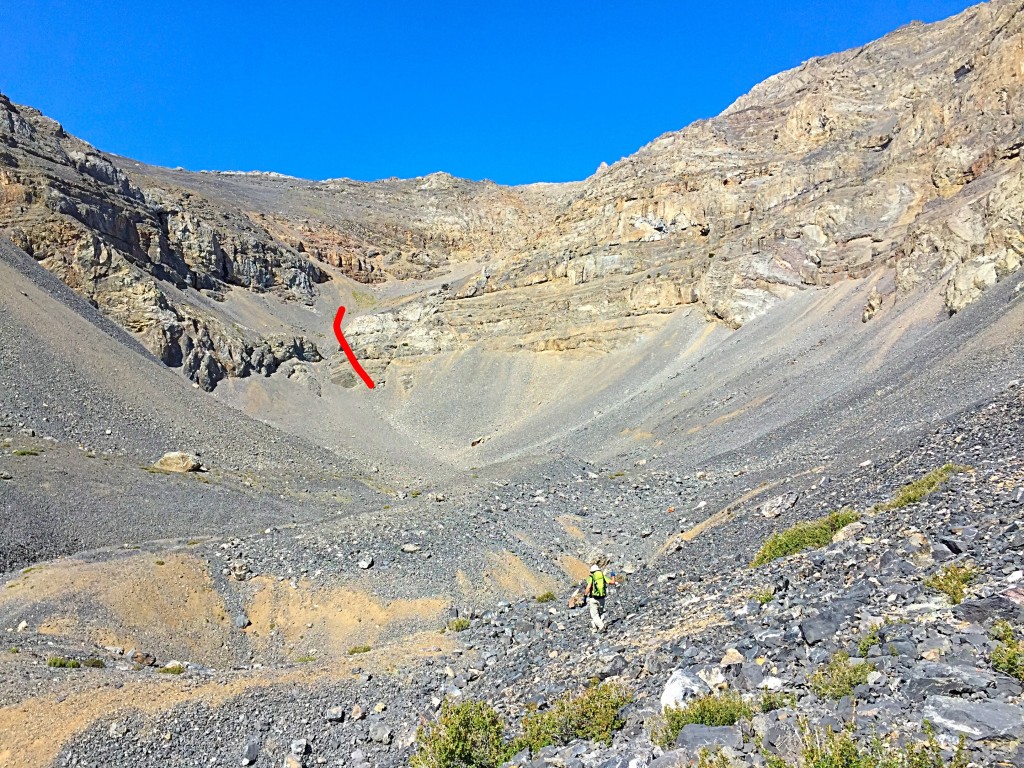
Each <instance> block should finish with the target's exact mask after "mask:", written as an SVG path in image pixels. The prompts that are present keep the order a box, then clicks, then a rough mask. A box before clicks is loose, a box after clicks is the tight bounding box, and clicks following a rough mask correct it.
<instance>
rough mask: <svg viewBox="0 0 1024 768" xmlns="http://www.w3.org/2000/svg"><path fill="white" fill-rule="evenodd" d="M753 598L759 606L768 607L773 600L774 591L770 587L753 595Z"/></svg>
mask: <svg viewBox="0 0 1024 768" xmlns="http://www.w3.org/2000/svg"><path fill="white" fill-rule="evenodd" d="M753 598H754V599H755V600H757V602H759V603H760V604H761V605H768V603H770V602H771V601H772V600H774V599H775V590H773V589H772V588H771V587H765V588H764V589H762V590H759V591H758V592H755V593H754V594H753Z"/></svg>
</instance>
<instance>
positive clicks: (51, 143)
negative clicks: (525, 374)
mask: <svg viewBox="0 0 1024 768" xmlns="http://www.w3.org/2000/svg"><path fill="white" fill-rule="evenodd" d="M1020 10H1021V9H1020V5H1019V3H1014V2H1009V1H1008V0H995V2H991V3H985V4H982V5H980V6H977V7H975V8H972V9H970V10H968V11H966V12H965V13H963V14H961V15H960V16H957V17H955V18H954V19H950V20H948V21H946V22H942V23H939V24H934V25H927V26H926V25H920V24H916V25H910V26H908V27H906V28H904V29H902V30H899V31H898V32H895V33H893V34H891V35H889V36H887V37H885V38H883V39H882V40H880V41H878V42H875V43H871V44H869V45H867V46H864V47H863V48H860V49H856V50H854V51H848V52H845V53H841V54H836V55H833V56H828V57H824V58H820V59H815V60H812V61H809V62H807V63H805V64H804V65H802V66H801V67H799V68H798V69H796V70H793V71H790V72H786V73H782V74H780V75H778V76H776V77H774V78H771V79H770V80H768V81H766V82H765V83H763V84H762V85H760V86H758V87H757V88H755V89H754V90H753V91H752V92H751V93H750V94H748V95H746V96H744V97H743V98H741V99H740V100H738V101H737V102H736V103H735V104H734V105H733V106H732V107H730V108H729V109H728V110H726V112H724V113H723V114H722V115H720V116H719V117H717V118H714V119H711V120H707V121H702V122H699V123H696V124H694V125H692V126H690V127H688V128H686V129H684V130H682V131H679V132H677V133H670V134H666V135H664V136H662V137H660V138H659V139H657V140H656V141H654V142H653V143H651V144H650V145H648V146H647V147H644V148H643V149H641V150H640V151H639V152H638V153H637V154H635V155H633V156H631V157H629V158H626V159H624V160H622V161H620V162H618V163H616V164H614V165H612V166H611V167H608V168H604V169H602V170H601V171H599V172H598V173H597V174H596V175H595V176H593V177H591V178H590V179H587V180H586V181H584V182H580V183H577V184H567V185H534V186H528V187H520V188H502V187H499V186H497V185H494V184H490V183H472V182H465V181H460V180H457V179H453V178H451V177H449V176H446V175H444V174H434V175H432V176H428V177H425V178H422V179H417V180H410V181H398V180H388V181H381V182H375V183H370V184H367V183H359V182H352V181H348V180H331V181H326V182H306V181H302V180H299V179H290V178H286V177H281V176H277V175H273V174H193V173H187V172H183V171H169V170H165V169H158V168H151V167H147V166H143V165H141V164H139V163H135V162H133V161H130V160H126V159H123V158H117V157H111V156H106V155H104V154H103V153H101V152H98V151H96V150H95V149H93V148H91V147H89V146H88V145H85V144H84V143H82V142H80V141H78V140H76V139H74V138H73V137H70V136H67V135H66V134H65V133H64V132H63V130H62V129H61V128H60V126H59V125H58V124H56V123H54V122H53V121H51V120H48V119H47V118H45V117H43V116H41V115H39V114H38V113H37V112H35V111H34V110H30V109H27V108H23V107H16V106H15V105H12V104H10V103H9V102H8V101H6V100H5V101H4V102H3V104H0V109H2V110H3V120H0V130H2V131H3V135H4V143H5V145H6V147H7V148H6V149H5V151H4V155H3V158H2V162H0V167H2V168H3V176H2V182H0V183H2V184H3V188H4V194H3V206H2V208H0V227H2V229H3V230H4V231H6V232H7V233H8V234H9V236H11V237H12V238H13V239H14V241H15V243H16V244H18V245H19V246H21V247H23V248H24V249H25V250H26V251H27V252H29V253H31V254H33V255H34V256H35V257H36V258H37V259H38V260H40V261H41V262H42V263H44V264H45V265H47V266H48V267H49V268H51V269H52V270H53V271H55V272H56V273H58V274H59V275H60V276H61V277H62V279H64V280H65V282H67V283H68V284H70V285H72V286H73V287H75V288H76V290H79V291H80V292H82V293H83V294H85V295H87V296H88V297H90V298H91V299H92V300H93V301H95V302H97V304H98V305H99V306H100V307H101V308H102V309H103V311H104V312H105V313H106V314H108V315H109V316H111V317H114V318H115V319H117V320H118V321H119V322H120V323H121V324H122V325H125V326H126V327H128V328H130V329H131V330H132V331H133V332H135V333H136V334H138V335H139V336H140V338H141V339H142V340H143V342H144V343H145V344H146V345H147V347H148V348H149V349H150V350H151V351H153V352H154V354H156V355H157V356H158V357H159V358H160V359H161V360H163V361H164V362H165V363H166V364H168V365H171V366H179V365H180V366H183V368H184V371H185V373H186V375H188V376H189V377H190V378H192V379H193V380H196V381H198V382H199V383H200V384H201V385H202V386H203V387H204V388H207V389H209V388H212V387H213V386H214V385H215V384H216V383H217V382H218V381H220V380H221V379H223V378H224V377H225V376H246V375H248V374H250V373H254V372H255V373H261V374H269V373H272V372H273V371H274V370H276V369H277V367H278V366H279V365H280V364H281V362H282V361H283V360H287V359H299V360H307V361H315V360H317V359H318V350H317V349H314V345H313V344H311V343H310V342H308V341H306V340H305V339H302V338H298V339H297V338H287V337H284V338H279V337H277V336H274V335H271V334H269V333H267V329H266V328H260V327H256V328H249V327H244V326H243V327H242V328H239V327H237V325H235V326H232V325H231V324H229V323H226V322H224V318H223V317H218V315H219V314H222V313H221V312H219V311H218V307H217V306H216V300H219V299H222V298H223V297H224V294H225V292H226V291H227V290H228V289H229V287H230V288H238V289H243V290H249V291H257V292H271V293H273V294H276V295H278V296H279V297H281V298H282V299H285V300H290V301H298V302H306V303H311V302H313V301H314V297H315V295H316V294H318V292H321V291H322V290H323V285H324V283H325V282H326V281H329V280H330V279H331V278H332V275H333V276H334V277H335V278H336V279H340V275H346V276H348V277H350V278H352V279H354V280H356V281H359V282H362V283H369V284H374V285H381V286H394V284H395V283H396V282H397V283H399V284H401V283H402V282H403V281H408V280H410V279H413V278H417V279H423V278H429V277H431V276H439V277H446V278H447V280H445V281H444V285H440V281H439V284H438V285H437V286H435V290H427V291H424V290H422V289H420V290H417V289H416V288H415V287H409V288H405V289H403V288H401V287H397V286H395V287H394V290H395V291H397V292H398V293H399V294H410V295H409V296H408V298H407V299H406V300H404V301H398V302H396V306H393V307H377V308H375V311H372V312H370V313H367V314H366V316H364V317H363V318H360V319H359V320H357V321H356V322H355V323H353V325H352V328H351V329H350V333H351V334H352V336H353V342H354V345H355V347H356V349H357V351H359V352H360V354H361V355H363V356H364V357H366V358H368V359H369V360H370V361H371V365H370V367H371V370H373V371H374V373H375V374H377V375H379V376H380V377H381V378H383V379H385V380H386V378H387V375H386V374H385V370H386V368H387V365H388V364H389V363H390V361H391V360H393V359H395V358H404V357H422V356H424V355H436V354H440V353H446V352H451V351H456V350H460V349H464V348H465V347H466V346H467V345H470V344H476V343H480V344H482V345H483V346H485V347H487V348H491V349H499V350H530V351H545V350H556V351H557V350H566V349H588V350H593V351H602V350H608V349H613V348H620V347H622V346H625V345H628V344H630V343H632V342H633V341H635V340H636V338H637V337H639V336H642V335H643V334H644V333H649V332H653V331H656V330H657V329H659V328H661V327H662V326H663V324H664V322H665V319H666V318H667V317H668V316H669V315H670V314H671V313H672V312H674V311H676V310H678V308H680V307H683V306H686V305H690V304H696V305H698V306H699V307H700V308H701V309H702V310H703V311H704V313H705V314H706V315H707V316H708V317H709V319H711V320H712V321H719V322H723V323H725V324H726V325H728V326H730V327H739V326H740V325H742V324H743V323H745V322H748V321H750V320H752V319H754V318H757V317H759V316H761V315H763V314H764V313H765V312H767V311H768V310H769V309H770V308H771V307H773V306H774V305H776V304H777V303H779V302H780V301H784V300H786V299H787V298H789V297H791V296H792V295H794V294H795V293H797V292H800V291H802V290H807V289H810V288H816V287H821V286H828V285H832V284H834V283H836V282H837V281H840V280H844V279H848V278H859V277H864V276H866V275H868V274H870V273H872V272H873V271H875V270H879V269H887V270H890V271H892V273H893V274H894V275H895V278H896V279H895V285H894V286H893V287H892V288H891V289H890V290H889V292H888V293H886V294H883V295H882V296H881V297H880V298H879V299H877V301H882V302H884V301H886V300H893V299H894V298H897V297H903V296H906V295H907V294H908V293H909V292H910V291H912V290H913V289H914V288H915V287H917V286H918V285H920V284H929V285H931V284H935V283H941V284H942V285H943V286H944V289H945V301H946V306H947V308H948V309H949V311H950V312H956V311H958V310H960V309H962V308H963V307H964V306H965V305H966V304H968V303H969V302H970V301H972V300H974V299H975V298H976V297H977V296H978V295H979V293H980V292H981V291H983V290H984V289H985V288H987V287H990V286H991V285H992V284H994V283H995V282H997V281H998V280H1000V279H1003V278H1004V277H1005V276H1006V275H1008V274H1010V273H1012V272H1013V271H1015V270H1016V269H1017V268H1018V267H1019V266H1020V261H1021V258H1020V253H1021V242H1020V234H1019V233H1020V231H1021V224H1022V222H1021V220H1020V211H1021V191H1020V188H1021V180H1020V169H1021V164H1020V148H1021V145H1022V141H1024V139H1022V137H1021V115H1020V114H1019V110H1020V103H1021V78H1022V74H1021V69H1022V66H1024V64H1022V53H1021V36H1022V24H1024V22H1022V20H1021V18H1022V16H1021V14H1020ZM328 267H333V268H336V270H333V269H328ZM196 294H205V295H206V296H208V297H211V298H213V299H214V300H215V301H214V302H212V306H210V305H207V304H204V303H203V302H202V301H200V300H199V299H198V298H197V296H196ZM378 295H379V296H381V297H384V296H390V295H392V294H391V293H390V292H388V291H382V292H380V293H378Z"/></svg>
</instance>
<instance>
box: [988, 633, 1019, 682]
mask: <svg viewBox="0 0 1024 768" xmlns="http://www.w3.org/2000/svg"><path fill="white" fill-rule="evenodd" d="M992 637H994V638H995V639H996V640H998V641H999V645H997V646H996V649H995V650H994V651H992V668H993V669H995V670H997V671H999V672H1002V673H1003V674H1004V675H1009V676H1010V677H1015V678H1017V679H1018V680H1020V681H1021V682H1022V683H1024V643H1022V642H1021V641H1020V640H1018V639H1017V633H1016V632H1014V631H1013V627H1012V626H1010V622H1008V621H997V622H996V623H995V625H994V626H993V627H992Z"/></svg>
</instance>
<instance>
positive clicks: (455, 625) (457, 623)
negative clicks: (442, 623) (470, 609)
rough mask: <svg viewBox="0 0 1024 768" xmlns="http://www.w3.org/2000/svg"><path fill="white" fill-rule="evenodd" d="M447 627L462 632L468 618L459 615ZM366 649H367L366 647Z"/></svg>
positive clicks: (467, 623)
mask: <svg viewBox="0 0 1024 768" xmlns="http://www.w3.org/2000/svg"><path fill="white" fill-rule="evenodd" d="M448 629H450V630H451V631H452V632H462V631H463V630H466V629H469V619H467V618H466V617H465V616H460V617H459V618H457V619H452V620H451V621H449V622H448ZM367 650H369V649H368V648H367Z"/></svg>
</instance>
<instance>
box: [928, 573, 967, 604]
mask: <svg viewBox="0 0 1024 768" xmlns="http://www.w3.org/2000/svg"><path fill="white" fill-rule="evenodd" d="M976 575H977V572H976V571H975V570H974V568H972V567H971V566H969V565H947V566H946V567H945V568H943V569H942V570H941V571H939V572H938V573H933V574H932V575H931V576H929V577H928V578H927V579H925V580H924V585H925V586H926V587H929V588H930V589H934V590H935V591H936V592H941V593H942V594H944V595H945V596H946V597H948V598H949V601H950V602H951V603H952V604H953V605H959V604H960V603H962V602H963V599H964V597H965V596H966V595H967V590H966V589H965V588H966V586H967V585H968V584H970V583H971V582H972V581H974V577H975V576H976Z"/></svg>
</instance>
